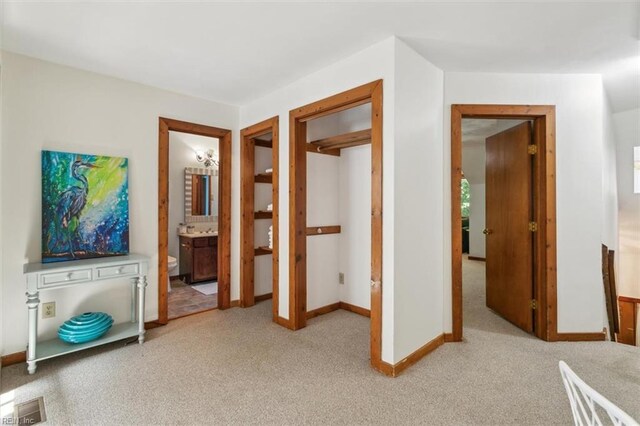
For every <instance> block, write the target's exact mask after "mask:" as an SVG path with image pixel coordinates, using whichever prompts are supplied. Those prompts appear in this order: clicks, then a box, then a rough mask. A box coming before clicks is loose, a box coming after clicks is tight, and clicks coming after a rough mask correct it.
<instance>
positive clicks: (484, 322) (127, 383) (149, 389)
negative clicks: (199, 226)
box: [2, 262, 640, 425]
mask: <svg viewBox="0 0 640 426" xmlns="http://www.w3.org/2000/svg"><path fill="white" fill-rule="evenodd" d="M483 268H484V266H483V264H481V263H479V262H478V263H474V262H471V263H469V262H465V266H464V277H465V285H464V287H465V291H464V296H465V321H466V323H465V325H466V328H465V336H466V341H465V342H464V343H455V344H454V343H452V344H446V345H444V346H443V347H441V348H439V349H438V350H436V351H435V352H433V353H432V354H430V355H429V356H427V357H426V358H424V359H423V360H421V361H420V362H419V363H418V364H416V365H414V366H413V367H411V368H409V369H408V370H406V372H405V373H403V375H401V376H400V377H398V378H396V379H391V378H387V377H384V376H382V375H380V374H378V373H376V372H374V371H373V370H371V369H370V368H369V360H368V345H369V323H368V320H367V319H366V318H364V317H360V316H358V315H355V314H352V313H349V312H346V311H337V312H334V313H331V314H328V315H324V316H320V317H318V318H315V319H313V320H311V321H309V325H308V327H307V328H305V329H303V330H300V331H297V332H291V331H288V330H285V329H283V328H282V327H279V326H277V325H275V324H273V323H272V322H271V314H270V310H271V305H270V304H271V301H265V302H262V303H259V304H258V305H256V306H255V307H253V308H250V309H240V308H234V309H230V310H227V311H218V310H216V311H211V312H206V313H203V314H198V315H194V316H191V317H186V318H183V319H178V320H175V321H172V322H171V323H170V324H169V325H168V326H165V327H162V328H157V329H154V330H151V331H149V332H148V337H149V340H148V341H147V343H145V344H144V345H142V346H140V345H137V344H131V345H128V346H126V347H122V344H121V343H119V344H112V345H108V346H107V347H103V348H96V349H93V350H88V351H85V352H83V353H78V354H72V355H69V356H66V357H62V358H57V359H52V360H49V361H45V362H42V363H41V364H40V365H39V367H38V373H36V375H35V376H28V375H27V374H26V371H25V366H24V365H15V366H11V367H7V368H5V369H4V370H3V372H2V391H3V392H6V391H9V390H15V393H16V400H17V401H18V402H19V401H25V400H28V399H31V398H34V397H36V396H38V395H44V396H45V400H46V404H47V410H48V411H47V416H48V418H49V422H50V423H51V424H55V425H58V424H81V425H89V424H90V425H96V424H111V425H115V424H117V425H120V424H278V425H294V424H295V425H299V424H337V423H340V424H387V425H388V424H430V425H440V424H446V425H461V424H466V425H480V424H484V425H496V424H500V425H520V424H522V425H532V424H538V425H552V424H563V425H568V424H571V422H572V420H571V414H570V411H569V403H568V400H567V397H566V395H565V392H564V388H563V386H562V382H561V379H560V374H559V372H558V360H561V359H563V360H565V361H567V362H568V363H569V365H570V366H572V367H573V368H574V370H575V371H576V372H577V373H578V374H579V375H581V376H582V377H583V378H584V379H585V380H586V381H587V382H588V383H590V384H591V385H592V386H593V387H595V388H596V389H598V390H599V391H600V392H601V393H603V394H604V395H605V396H607V397H609V398H610V399H612V400H613V401H615V402H616V403H617V404H619V405H620V406H621V408H623V409H624V410H626V411H627V412H628V413H629V414H631V415H632V416H634V417H635V418H640V398H639V397H638V395H640V350H638V348H633V347H629V346H624V345H617V344H614V343H608V342H593V343H545V342H542V341H539V340H537V339H535V338H533V337H531V336H529V335H527V334H525V333H523V332H521V331H519V330H518V329H516V328H515V327H513V326H511V325H510V324H508V323H506V322H505V321H503V320H502V319H500V318H498V317H496V316H495V315H493V314H492V313H491V312H490V311H488V310H487V309H486V308H484V285H483V279H482V276H483V273H484V272H483Z"/></svg>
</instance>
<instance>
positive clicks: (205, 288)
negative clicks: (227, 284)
mask: <svg viewBox="0 0 640 426" xmlns="http://www.w3.org/2000/svg"><path fill="white" fill-rule="evenodd" d="M191 288H193V289H194V290H195V291H199V292H200V293H202V294H204V295H206V296H211V295H212V294H217V293H218V282H217V281H214V282H211V283H206V284H192V285H191Z"/></svg>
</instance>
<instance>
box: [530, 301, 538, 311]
mask: <svg viewBox="0 0 640 426" xmlns="http://www.w3.org/2000/svg"><path fill="white" fill-rule="evenodd" d="M529 306H530V307H531V309H533V310H535V309H538V301H537V300H536V299H531V301H530V302H529Z"/></svg>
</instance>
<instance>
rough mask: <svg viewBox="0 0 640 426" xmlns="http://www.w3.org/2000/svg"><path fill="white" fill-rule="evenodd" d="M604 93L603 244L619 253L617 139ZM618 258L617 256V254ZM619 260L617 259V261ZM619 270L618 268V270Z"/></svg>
mask: <svg viewBox="0 0 640 426" xmlns="http://www.w3.org/2000/svg"><path fill="white" fill-rule="evenodd" d="M602 91H603V95H602V96H603V111H602V118H603V126H602V243H603V244H606V245H607V247H609V250H615V252H616V253H617V252H618V182H617V164H616V138H615V133H614V128H613V116H612V113H611V108H610V106H609V100H608V99H607V97H606V94H605V93H604V88H602ZM616 256H617V254H616ZM616 260H617V259H616ZM616 269H617V268H616Z"/></svg>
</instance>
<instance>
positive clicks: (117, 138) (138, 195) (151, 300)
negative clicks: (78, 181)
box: [0, 52, 239, 353]
mask: <svg viewBox="0 0 640 426" xmlns="http://www.w3.org/2000/svg"><path fill="white" fill-rule="evenodd" d="M2 65H3V71H2V88H3V94H2V95H3V97H2V113H3V117H2V118H3V127H2V139H3V141H10V143H5V144H3V146H2V167H1V170H2V176H3V180H2V199H3V200H4V203H3V205H2V211H1V214H2V223H1V227H0V232H1V234H2V245H3V247H2V262H3V264H4V265H5V267H4V269H3V270H2V282H3V289H4V301H3V302H4V303H3V306H2V315H3V321H4V323H7V322H8V321H9V322H10V323H11V330H12V332H11V334H7V335H5V336H4V337H5V339H4V353H13V352H18V351H23V350H24V349H25V345H26V341H27V338H26V337H27V312H26V308H25V304H24V303H25V297H24V292H25V286H24V279H23V276H22V265H23V263H25V262H27V261H29V262H37V261H39V260H40V239H41V238H40V226H41V224H40V222H41V216H40V215H41V213H40V205H41V201H40V196H41V195H40V151H41V150H42V149H53V150H62V151H71V152H74V151H75V152H81V153H99V154H105V155H116V156H124V157H128V158H129V190H130V232H131V251H132V252H138V253H143V254H146V255H149V256H151V259H152V260H151V264H150V276H149V287H148V289H147V290H148V292H147V305H146V306H147V311H146V319H147V320H154V319H156V318H157V297H158V296H157V288H158V286H157V261H158V259H157V244H158V237H157V223H158V222H157V220H158V219H157V208H156V206H157V192H158V191H157V188H158V187H157V167H158V165H157V157H158V156H157V152H158V117H159V116H164V117H171V118H176V119H181V120H186V121H192V122H196V123H202V124H208V125H212V126H217V127H222V128H227V129H232V130H234V138H237V132H236V131H235V130H237V129H238V126H237V124H238V123H237V118H238V109H237V108H236V107H232V106H227V105H222V104H218V103H214V102H209V101H205V100H202V99H197V98H192V97H188V96H182V95H178V94H175V93H171V92H167V91H163V90H158V89H154V88H151V87H147V86H143V85H140V84H136V83H130V82H126V81H123V80H119V79H115V78H109V77H104V76H101V75H98V74H93V73H89V72H85V71H80V70H76V69H72V68H68V67H64V66H59V65H55V64H52V63H48V62H43V61H39V60H35V59H31V58H27V57H24V56H20V55H16V54H12V53H8V52H4V53H3V64H2ZM233 143H234V147H236V148H237V145H238V144H237V140H235V139H234V142H233ZM234 152H235V155H236V156H237V155H238V153H237V149H236V150H235V151H234ZM234 161H235V163H234V164H236V167H237V164H238V159H237V158H234ZM237 170H238V169H235V171H237ZM7 177H10V180H9V179H7ZM234 185H235V186H234V187H233V192H234V194H237V193H238V188H239V186H238V181H237V179H236V180H235V181H234ZM236 198H237V197H236ZM238 212H239V210H238V205H237V204H234V205H233V210H232V215H233V216H234V218H235V226H236V228H234V229H235V230H237V231H236V233H237V232H239V230H238V228H237V226H238V220H239V219H238V217H239V215H238ZM234 253H235V255H234ZM232 262H234V264H233V267H232V271H231V272H232V284H233V285H234V288H235V294H237V292H238V291H237V282H238V267H239V265H238V241H237V238H236V239H235V244H234V245H233V246H232ZM128 286H129V283H128V282H120V281H114V282H113V283H110V284H108V285H105V286H104V287H102V286H101V288H102V289H104V292H103V293H101V294H98V295H96V294H95V293H94V292H95V289H94V288H82V287H74V288H72V289H66V290H59V291H51V292H47V294H46V296H45V297H42V301H43V302H47V301H51V300H55V301H56V303H57V317H56V318H54V319H47V320H41V321H40V331H41V333H42V334H43V335H45V336H53V335H54V334H55V331H56V328H57V326H58V325H59V324H60V322H61V321H62V320H64V319H66V318H68V317H69V316H71V315H72V314H77V313H79V312H82V311H85V310H88V309H102V310H105V311H107V312H111V313H112V314H114V315H115V317H116V320H123V319H126V318H127V316H128V315H129V308H128V300H129V290H128V289H129V287H128ZM233 294H234V293H233V292H232V295H233Z"/></svg>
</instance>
